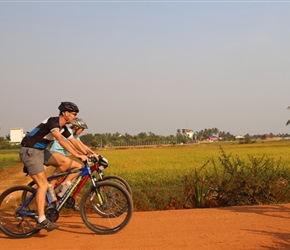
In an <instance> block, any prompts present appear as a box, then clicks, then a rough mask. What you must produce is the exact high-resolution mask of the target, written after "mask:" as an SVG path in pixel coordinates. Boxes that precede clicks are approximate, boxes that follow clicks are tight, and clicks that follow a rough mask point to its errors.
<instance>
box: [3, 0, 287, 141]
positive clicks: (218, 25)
mask: <svg viewBox="0 0 290 250" xmlns="http://www.w3.org/2000/svg"><path fill="white" fill-rule="evenodd" d="M289 13H290V1H154V0H152V1H146V0H144V1H117V0H116V1H110V0H107V1H57V0H55V1H41V0H39V1H21V0H18V1H14V0H9V1H2V0H0V84H1V97H0V106H1V109H0V110H1V111H0V126H1V130H0V136H6V135H8V134H9V129H10V128H15V127H21V128H23V129H24V131H30V130H32V129H33V128H34V127H35V126H36V125H38V124H39V123H40V122H41V121H43V120H44V119H45V118H47V117H49V116H57V115H58V109H57V107H58V105H59V104H60V102H61V101H72V102H75V103H76V104H77V105H78V106H79V108H80V114H79V117H81V118H83V119H84V120H85V121H86V122H87V123H88V126H89V129H88V130H87V131H86V132H87V133H93V134H94V133H116V132H119V133H129V134H131V135H136V134H138V133H140V132H152V133H155V134H157V135H171V134H176V131H177V129H183V128H187V129H193V130H194V131H199V130H201V129H205V128H218V129H219V130H221V131H226V132H230V133H232V134H234V135H237V134H241V135H245V134H247V133H249V134H259V133H260V134H263V133H270V132H272V133H290V126H289V127H287V126H285V123H286V121H287V120H288V119H289V118H290V110H287V109H286V108H287V107H288V106H290V97H289V94H290V29H289V27H290V15H289Z"/></svg>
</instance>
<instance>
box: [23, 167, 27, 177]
mask: <svg viewBox="0 0 290 250" xmlns="http://www.w3.org/2000/svg"><path fill="white" fill-rule="evenodd" d="M23 173H25V174H26V176H27V175H28V170H27V167H26V166H25V165H24V166H23Z"/></svg>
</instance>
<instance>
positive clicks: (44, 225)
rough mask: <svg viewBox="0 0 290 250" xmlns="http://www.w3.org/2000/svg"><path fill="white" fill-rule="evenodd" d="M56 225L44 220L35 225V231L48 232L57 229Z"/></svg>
mask: <svg viewBox="0 0 290 250" xmlns="http://www.w3.org/2000/svg"><path fill="white" fill-rule="evenodd" d="M57 228H58V225H57V224H55V223H52V222H51V221H50V220H48V219H45V220H44V221H42V222H41V223H39V222H37V223H36V229H46V230H47V231H48V232H50V231H52V230H54V229H57Z"/></svg>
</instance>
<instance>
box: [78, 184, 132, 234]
mask: <svg viewBox="0 0 290 250" xmlns="http://www.w3.org/2000/svg"><path fill="white" fill-rule="evenodd" d="M97 189H98V191H99V193H98V194H97V193H96V191H95V190H94V188H93V187H92V188H91V189H89V190H87V191H86V192H85V193H84V195H83V197H82V200H81V205H80V211H81V217H82V220H83V222H84V223H85V225H86V226H87V227H88V228H89V229H91V230H92V231H93V232H96V233H98V234H112V233H116V232H118V231H120V230H121V229H123V228H124V227H125V226H126V225H127V224H128V222H129V221H130V219H131V217H132V213H133V202H132V198H131V195H130V194H129V192H128V191H127V190H126V189H125V188H124V187H123V186H121V185H120V184H118V183H115V182H110V181H101V182H98V183H97Z"/></svg>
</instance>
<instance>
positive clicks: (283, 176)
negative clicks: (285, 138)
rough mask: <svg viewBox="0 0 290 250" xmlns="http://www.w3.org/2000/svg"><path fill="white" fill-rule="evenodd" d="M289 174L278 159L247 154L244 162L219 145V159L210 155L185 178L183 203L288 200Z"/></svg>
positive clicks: (220, 204) (208, 204)
mask: <svg viewBox="0 0 290 250" xmlns="http://www.w3.org/2000/svg"><path fill="white" fill-rule="evenodd" d="M289 177H290V170H289V169H287V168H286V167H285V166H282V165H281V161H280V160H278V161H275V160H273V159H269V158H267V157H266V156H265V155H263V156H262V157H260V158H255V157H253V156H251V155H248V160H247V161H243V160H241V159H240V158H239V157H233V156H232V155H231V154H230V155H227V154H226V153H225V152H224V151H223V149H222V148H221V156H220V157H219V158H218V162H216V161H215V160H214V159H213V158H211V159H210V160H209V161H208V162H207V163H205V164H204V165H203V166H202V167H201V168H199V169H195V170H194V171H193V172H192V174H190V175H186V176H185V177H184V182H185V187H184V189H185V195H186V199H185V202H186V203H189V204H190V205H191V207H224V206H235V205H257V204H270V203H284V202H289V201H290V183H289Z"/></svg>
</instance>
